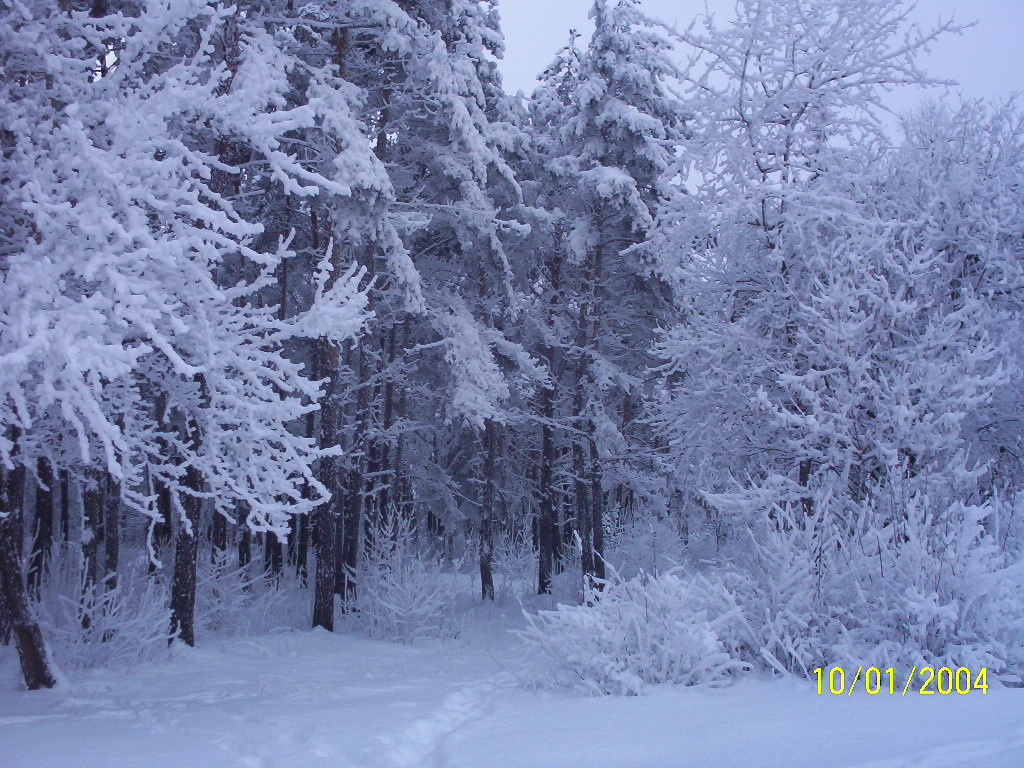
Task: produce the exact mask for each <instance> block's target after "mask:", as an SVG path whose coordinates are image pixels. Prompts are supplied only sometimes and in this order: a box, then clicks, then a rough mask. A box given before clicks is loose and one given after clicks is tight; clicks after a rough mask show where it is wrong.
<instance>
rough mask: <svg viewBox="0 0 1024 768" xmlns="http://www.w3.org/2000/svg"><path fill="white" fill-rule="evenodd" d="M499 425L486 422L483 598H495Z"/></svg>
mask: <svg viewBox="0 0 1024 768" xmlns="http://www.w3.org/2000/svg"><path fill="white" fill-rule="evenodd" d="M496 432H497V427H496V426H495V424H494V421H492V420H491V419H487V420H486V421H485V422H484V456H485V459H484V489H483V499H482V501H483V504H482V506H481V509H480V595H481V599H483V600H492V601H493V600H494V573H493V568H492V565H493V561H494V535H493V533H492V531H491V524H492V521H493V519H494V497H495V475H496V474H497V472H498V466H497V463H498V462H497V450H498V437H497V435H496V434H495V433H496Z"/></svg>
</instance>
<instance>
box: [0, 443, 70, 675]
mask: <svg viewBox="0 0 1024 768" xmlns="http://www.w3.org/2000/svg"><path fill="white" fill-rule="evenodd" d="M22 477H23V470H22V469H21V468H20V467H18V468H16V469H14V470H9V469H7V467H5V466H4V465H3V463H2V462H0V612H2V613H3V615H4V617H5V620H4V622H3V623H5V624H6V625H7V626H8V627H9V628H10V632H11V635H12V636H13V637H14V642H15V645H16V646H17V649H18V660H19V662H20V663H21V673H22V676H23V677H24V679H25V687H26V688H28V689H29V690H30V691H32V690H36V689H39V688H52V687H53V686H55V685H56V684H57V679H56V677H55V675H54V672H53V669H52V667H51V665H50V657H49V653H48V652H47V649H46V644H45V643H44V641H43V633H42V632H41V631H40V629H39V623H38V622H37V621H36V619H35V616H34V615H33V613H32V607H31V605H30V604H29V600H28V594H27V593H26V590H25V584H24V582H23V581H22V579H21V558H20V556H19V555H18V539H19V538H20V537H21V526H20V525H19V521H20V515H19V508H20V506H21V490H22Z"/></svg>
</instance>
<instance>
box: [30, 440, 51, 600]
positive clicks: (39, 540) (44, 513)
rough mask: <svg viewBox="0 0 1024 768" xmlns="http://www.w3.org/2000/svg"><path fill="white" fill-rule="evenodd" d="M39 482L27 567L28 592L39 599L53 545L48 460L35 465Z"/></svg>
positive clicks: (41, 460) (42, 459) (40, 460)
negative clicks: (40, 587) (30, 550)
mask: <svg viewBox="0 0 1024 768" xmlns="http://www.w3.org/2000/svg"><path fill="white" fill-rule="evenodd" d="M36 472H37V473H38V477H39V480H38V482H37V483H36V504H35V527H34V529H33V530H34V535H33V537H32V552H31V553H30V555H29V561H28V562H29V565H28V592H29V595H30V596H31V597H32V598H33V599H36V600H38V599H39V585H40V584H41V583H42V580H43V573H44V572H45V571H46V569H47V568H48V567H49V563H50V547H51V544H52V543H53V483H54V477H53V467H52V466H51V464H50V460H49V459H46V458H41V459H39V461H38V463H37V464H36Z"/></svg>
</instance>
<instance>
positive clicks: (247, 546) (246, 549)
mask: <svg viewBox="0 0 1024 768" xmlns="http://www.w3.org/2000/svg"><path fill="white" fill-rule="evenodd" d="M238 524H239V525H240V526H242V535H241V536H239V537H238V567H239V568H245V567H246V566H248V565H249V563H251V562H252V530H251V529H250V528H249V523H248V522H246V520H245V516H244V515H240V516H239V521H238Z"/></svg>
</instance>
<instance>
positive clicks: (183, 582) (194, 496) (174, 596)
mask: <svg viewBox="0 0 1024 768" xmlns="http://www.w3.org/2000/svg"><path fill="white" fill-rule="evenodd" d="M203 388H204V389H205V385H203ZM201 440H202V438H201V436H200V433H199V425H198V424H193V425H192V434H191V436H190V442H191V444H192V448H193V450H194V451H195V452H196V453H199V449H200V445H201ZM184 486H185V487H184V490H185V491H186V492H185V493H182V494H181V495H180V503H181V507H182V510H183V511H184V513H185V519H184V520H182V521H181V525H180V526H179V527H178V536H177V538H176V539H175V546H174V576H173V580H172V582H171V636H172V637H174V636H177V637H178V638H179V639H180V640H181V641H182V642H183V643H185V644H186V645H191V646H194V645H195V644H196V636H195V609H196V559H197V555H198V553H199V522H200V517H201V511H202V505H203V504H202V499H201V498H200V497H199V495H198V494H199V493H201V492H202V490H203V475H202V473H201V472H200V471H199V468H198V467H196V466H195V465H194V464H190V465H189V466H188V467H187V468H186V469H185V483H184ZM188 491H191V493H188Z"/></svg>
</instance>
